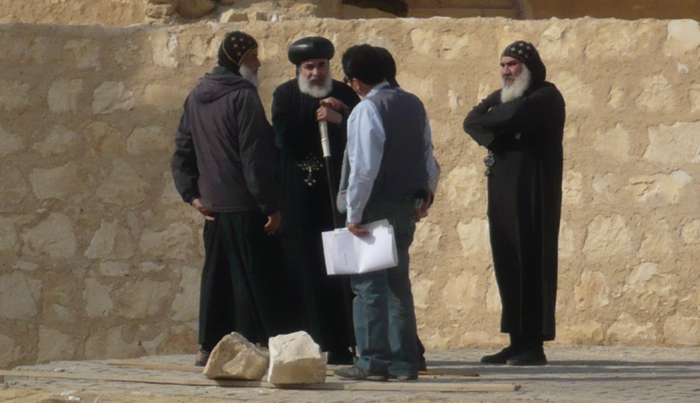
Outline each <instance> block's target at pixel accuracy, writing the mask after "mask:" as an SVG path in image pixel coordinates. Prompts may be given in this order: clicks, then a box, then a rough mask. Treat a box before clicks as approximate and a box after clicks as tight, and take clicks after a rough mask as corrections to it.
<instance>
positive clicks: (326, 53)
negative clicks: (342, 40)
mask: <svg viewBox="0 0 700 403" xmlns="http://www.w3.org/2000/svg"><path fill="white" fill-rule="evenodd" d="M333 55H335V47H334V46H333V43H332V42H331V41H329V40H328V39H326V38H322V37H320V36H309V37H306V38H302V39H299V40H298V41H296V42H294V43H292V44H291V45H290V46H289V51H288V52H287V57H288V58H289V61H290V62H292V63H294V64H296V65H297V66H298V65H300V64H302V63H304V62H305V61H307V60H311V59H328V60H330V59H332V58H333Z"/></svg>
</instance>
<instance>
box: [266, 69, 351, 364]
mask: <svg viewBox="0 0 700 403" xmlns="http://www.w3.org/2000/svg"><path fill="white" fill-rule="evenodd" d="M327 97H334V98H336V99H338V100H340V101H342V102H344V103H345V104H346V105H347V106H348V107H349V108H350V109H352V108H353V107H354V106H355V105H356V104H357V103H358V102H360V99H359V97H358V96H357V95H356V94H355V93H354V92H353V91H352V89H351V88H350V87H348V86H347V85H345V84H343V83H341V82H338V81H333V89H332V91H331V93H330V94H329V95H327ZM324 98H325V97H324ZM320 101H321V99H319V98H313V97H311V96H310V95H307V94H303V93H302V92H301V91H300V90H299V84H298V83H297V79H293V80H290V81H287V82H286V83H284V84H282V85H280V86H279V87H277V89H276V90H275V92H274V94H273V98H272V125H273V127H274V129H275V141H276V143H277V146H278V147H279V148H280V150H281V152H280V161H279V179H280V183H281V189H280V195H281V199H280V212H281V213H282V224H281V226H280V229H279V234H280V235H281V236H282V244H283V246H284V250H285V257H286V259H287V262H288V264H289V266H290V269H291V270H293V274H294V275H295V276H296V277H297V278H298V279H299V280H300V281H301V288H302V292H303V295H304V299H303V306H302V307H301V308H302V311H303V314H304V317H305V318H306V323H305V324H304V326H303V327H304V329H305V330H306V331H307V332H308V333H309V334H310V335H311V337H312V338H313V339H314V341H316V342H317V343H318V344H320V345H321V348H322V349H323V351H339V350H344V351H345V352H347V351H348V350H347V349H348V347H351V346H353V345H354V341H353V337H352V335H353V329H352V327H351V326H352V322H351V320H350V318H349V317H348V313H349V312H350V311H349V310H348V308H349V306H350V305H349V304H350V303H351V302H350V300H349V299H348V297H350V295H346V293H345V292H344V290H343V285H342V281H341V278H339V277H337V276H332V277H329V276H328V275H327V274H326V266H325V262H324V259H323V246H322V241H321V232H322V231H329V230H332V229H333V228H334V225H333V216H332V207H331V196H330V191H329V188H328V179H327V174H326V161H325V160H324V158H323V151H322V149H321V136H320V133H319V128H318V122H317V121H316V110H317V109H318V108H319V103H320ZM348 115H349V112H348V113H345V114H344V116H343V122H342V124H340V125H335V124H333V123H328V132H329V136H328V137H329V140H330V146H331V154H332V163H331V165H332V166H331V173H332V180H333V191H334V193H337V191H338V182H339V178H340V170H341V165H342V162H343V152H344V150H345V145H346V142H347V135H346V123H347V116H348ZM338 224H339V226H344V224H345V218H344V217H341V216H339V215H338Z"/></svg>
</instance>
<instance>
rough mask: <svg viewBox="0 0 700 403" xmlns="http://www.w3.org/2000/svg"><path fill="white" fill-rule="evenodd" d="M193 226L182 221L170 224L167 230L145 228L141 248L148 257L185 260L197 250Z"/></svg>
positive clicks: (140, 242) (140, 243)
mask: <svg viewBox="0 0 700 403" xmlns="http://www.w3.org/2000/svg"><path fill="white" fill-rule="evenodd" d="M195 246H196V245H195V237H194V233H193V231H192V228H191V227H189V226H188V225H185V224H182V223H174V224H170V226H169V227H168V229H166V230H165V231H152V230H149V229H147V230H145V231H143V233H142V234H141V240H140V241H139V249H140V250H141V253H142V254H143V256H144V257H146V258H151V259H176V260H185V259H187V257H189V256H193V255H194V254H195V252H196V249H195Z"/></svg>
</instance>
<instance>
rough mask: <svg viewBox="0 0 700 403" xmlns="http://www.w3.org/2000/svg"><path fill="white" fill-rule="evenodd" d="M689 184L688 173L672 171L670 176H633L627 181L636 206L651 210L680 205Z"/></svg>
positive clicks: (690, 179)
mask: <svg viewBox="0 0 700 403" xmlns="http://www.w3.org/2000/svg"><path fill="white" fill-rule="evenodd" d="M691 182H692V178H691V177H690V175H688V173H686V172H684V171H674V172H671V174H670V175H664V174H656V175H652V176H633V177H631V178H630V179H629V188H630V190H631V192H632V194H633V196H634V198H635V200H636V202H637V204H639V205H641V206H644V207H647V208H653V207H660V206H668V205H673V204H678V203H680V201H681V197H682V196H683V194H684V192H685V188H686V187H687V186H688V185H689V184H690V183H691Z"/></svg>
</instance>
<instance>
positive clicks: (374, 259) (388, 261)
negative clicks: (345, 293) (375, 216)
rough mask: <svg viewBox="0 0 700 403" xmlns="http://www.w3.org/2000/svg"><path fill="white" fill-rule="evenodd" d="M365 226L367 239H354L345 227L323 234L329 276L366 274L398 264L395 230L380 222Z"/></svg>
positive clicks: (355, 237)
mask: <svg viewBox="0 0 700 403" xmlns="http://www.w3.org/2000/svg"><path fill="white" fill-rule="evenodd" d="M364 227H365V228H366V229H367V230H369V232H370V235H368V236H366V237H358V236H355V235H353V234H352V233H351V232H350V231H349V230H348V229H347V228H338V229H336V230H333V231H326V232H324V233H322V236H321V237H322V240H323V253H324V257H325V259H326V272H327V273H328V274H329V275H335V274H359V273H369V272H371V271H376V270H383V269H388V268H390V267H394V266H396V265H397V264H398V263H399V260H398V255H397V253H396V238H395V237H394V227H392V226H391V224H389V221H388V220H379V221H375V222H372V223H369V224H366V225H365V226H364Z"/></svg>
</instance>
